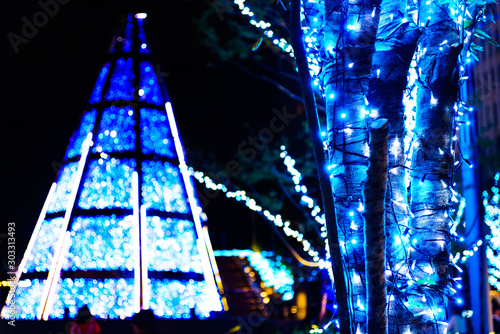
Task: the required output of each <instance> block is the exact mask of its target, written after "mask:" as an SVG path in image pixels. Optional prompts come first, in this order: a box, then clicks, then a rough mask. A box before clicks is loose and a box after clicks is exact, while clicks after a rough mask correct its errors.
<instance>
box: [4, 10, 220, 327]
mask: <svg viewBox="0 0 500 334" xmlns="http://www.w3.org/2000/svg"><path fill="white" fill-rule="evenodd" d="M145 19H146V14H135V15H134V14H130V15H128V17H127V18H126V22H125V24H124V26H123V27H122V29H120V30H118V31H117V34H116V36H115V38H114V39H113V42H112V45H111V48H110V51H109V53H108V57H107V62H106V63H105V64H104V66H103V67H102V69H101V71H100V73H99V76H98V78H97V83H96V85H95V88H94V89H93V91H92V94H91V97H90V100H89V106H88V108H87V110H86V111H85V112H84V114H83V116H82V120H81V123H80V127H79V128H78V129H77V130H76V131H75V133H74V134H73V136H72V138H71V140H70V144H69V146H68V149H67V151H66V154H65V157H64V160H63V163H62V166H61V168H60V170H59V173H58V176H57V179H56V182H55V183H54V184H53V186H52V188H51V190H50V192H49V195H48V196H47V199H46V201H45V205H44V206H43V209H42V212H41V214H40V217H39V219H38V222H37V224H36V227H35V230H34V232H33V235H32V237H31V240H30V242H29V245H28V248H27V250H26V252H25V255H24V257H23V259H22V262H21V264H20V265H19V268H17V272H16V277H17V280H18V284H17V286H16V288H15V289H11V290H12V291H13V293H11V294H9V296H8V298H7V303H6V306H5V307H4V309H3V310H2V317H3V318H7V319H12V318H16V319H54V318H62V317H63V315H64V312H65V308H67V309H69V315H70V316H75V315H76V313H77V311H78V308H79V307H81V306H83V305H84V304H87V305H89V308H90V310H91V312H92V313H93V314H94V315H95V316H96V317H98V318H109V319H115V318H125V317H129V316H131V315H132V314H133V313H135V312H138V311H139V310H140V309H147V308H150V309H152V310H153V312H154V313H155V314H156V315H157V316H158V317H163V318H187V317H190V316H191V309H194V311H195V314H196V315H197V316H198V317H200V318H205V317H208V316H209V315H210V312H211V311H220V310H221V309H222V306H221V301H220V296H219V293H218V290H217V287H216V284H215V281H214V270H213V269H212V268H213V267H214V266H215V263H213V262H212V261H211V260H210V257H209V254H208V252H209V251H208V250H207V246H206V245H207V244H206V240H205V239H204V235H206V234H204V233H203V231H202V219H201V217H202V210H201V207H200V206H199V204H198V200H197V196H196V193H195V188H194V186H193V184H192V181H191V178H190V176H189V173H188V170H187V166H186V162H185V157H184V151H183V147H182V143H181V139H180V137H179V133H178V130H177V127H176V124H175V119H174V114H173V111H172V106H171V103H170V100H169V97H168V94H167V92H166V89H164V88H163V87H162V85H161V84H162V77H161V76H159V74H160V73H161V72H159V70H158V67H157V66H156V65H155V64H154V62H153V61H152V59H151V50H150V47H149V45H148V43H147V41H146V37H145V33H144V21H145Z"/></svg>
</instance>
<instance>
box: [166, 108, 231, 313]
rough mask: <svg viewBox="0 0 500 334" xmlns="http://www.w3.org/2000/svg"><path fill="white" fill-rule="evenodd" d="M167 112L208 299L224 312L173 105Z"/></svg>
mask: <svg viewBox="0 0 500 334" xmlns="http://www.w3.org/2000/svg"><path fill="white" fill-rule="evenodd" d="M165 110H166V111H167V117H168V123H169V125H170V131H171V132H172V137H174V144H175V150H176V152H177V156H178V157H179V169H180V171H181V175H182V179H183V181H184V186H185V187H186V192H187V196H188V202H189V206H190V207H191V212H192V214H193V221H194V225H195V228H196V234H197V236H198V238H197V240H196V245H197V246H198V251H199V253H200V257H201V264H202V267H203V273H204V277H205V281H206V282H207V289H208V299H209V300H211V303H210V305H213V306H214V310H215V311H220V310H222V305H221V301H220V298H219V295H218V293H217V286H216V284H215V280H214V276H213V274H212V266H211V265H210V259H209V257H208V252H207V246H206V244H205V241H204V237H203V230H202V227H201V220H200V213H201V208H200V207H198V205H197V201H196V198H195V196H194V187H193V184H192V183H191V179H190V176H189V171H188V168H187V165H186V159H185V156H184V150H183V148H182V143H181V139H180V136H179V131H178V130H177V124H176V123H175V117H174V111H173V109H172V104H171V103H170V102H167V103H165Z"/></svg>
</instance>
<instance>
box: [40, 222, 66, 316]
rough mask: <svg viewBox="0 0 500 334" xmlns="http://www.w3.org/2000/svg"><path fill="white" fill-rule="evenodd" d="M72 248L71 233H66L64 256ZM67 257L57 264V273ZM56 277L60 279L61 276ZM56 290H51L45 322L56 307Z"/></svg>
mask: <svg viewBox="0 0 500 334" xmlns="http://www.w3.org/2000/svg"><path fill="white" fill-rule="evenodd" d="M70 246H71V232H70V231H66V234H65V235H64V242H63V248H62V249H63V254H66V252H67V251H68V250H69V247H70ZM65 258H66V257H62V259H61V260H62V261H58V262H57V267H56V272H58V273H60V272H61V270H62V265H63V262H64V259H65ZM56 277H58V278H59V275H57V276H56ZM57 280H58V279H57ZM55 290H56V289H55V288H54V289H51V290H50V294H49V297H48V298H47V303H46V306H45V310H44V311H43V316H42V318H43V320H49V315H50V312H51V311H52V306H53V305H54V297H55Z"/></svg>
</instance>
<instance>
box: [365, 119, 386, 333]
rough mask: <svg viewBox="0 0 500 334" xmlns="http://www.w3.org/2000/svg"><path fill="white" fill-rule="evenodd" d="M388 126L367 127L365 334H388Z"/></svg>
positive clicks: (383, 123) (383, 122)
mask: <svg viewBox="0 0 500 334" xmlns="http://www.w3.org/2000/svg"><path fill="white" fill-rule="evenodd" d="M388 133H389V122H388V120H387V119H386V118H381V119H378V120H375V121H373V123H372V124H371V126H370V158H369V159H368V160H369V166H368V172H367V180H366V184H365V188H364V193H363V194H364V201H365V212H364V213H363V217H364V218H365V243H364V248H365V256H366V258H365V269H366V290H367V296H366V299H367V302H366V306H367V307H366V312H367V326H366V327H367V331H368V333H379V334H383V333H387V312H386V304H387V293H386V290H387V286H386V280H385V262H386V256H385V254H386V253H385V249H386V238H385V228H384V225H385V217H384V216H385V192H386V186H387V159H388V157H387V143H388Z"/></svg>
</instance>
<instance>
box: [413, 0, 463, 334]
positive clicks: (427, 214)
mask: <svg viewBox="0 0 500 334" xmlns="http://www.w3.org/2000/svg"><path fill="white" fill-rule="evenodd" d="M419 17H420V18H421V22H422V23H423V25H425V26H426V29H425V32H424V35H423V36H422V38H421V40H420V43H419V61H418V67H419V82H418V93H417V116H416V124H415V140H414V144H413V145H414V146H413V155H412V172H411V200H410V205H411V210H412V213H413V217H412V219H411V221H410V240H411V249H410V263H411V268H410V274H411V276H412V279H413V281H414V282H415V284H413V285H412V286H411V287H410V288H409V289H408V290H407V296H408V303H407V305H408V309H409V310H410V311H411V312H412V313H413V318H412V319H409V320H410V324H411V325H410V329H411V332H412V333H440V334H441V333H444V332H445V331H446V325H447V324H446V321H447V316H446V308H447V294H446V289H447V287H448V282H449V280H448V265H449V256H450V232H449V223H450V220H449V217H448V208H449V206H450V197H451V196H450V195H451V192H450V188H451V183H452V180H451V171H452V164H453V154H452V132H453V128H454V116H455V110H454V107H455V103H456V101H457V92H458V73H457V61H458V56H459V53H460V47H459V45H460V44H459V36H458V31H457V29H456V23H455V22H454V21H453V19H452V18H451V17H450V15H449V12H448V8H446V7H441V6H440V5H438V3H437V2H436V1H428V2H422V3H421V7H420V13H419Z"/></svg>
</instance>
